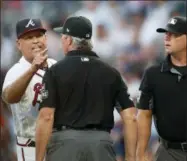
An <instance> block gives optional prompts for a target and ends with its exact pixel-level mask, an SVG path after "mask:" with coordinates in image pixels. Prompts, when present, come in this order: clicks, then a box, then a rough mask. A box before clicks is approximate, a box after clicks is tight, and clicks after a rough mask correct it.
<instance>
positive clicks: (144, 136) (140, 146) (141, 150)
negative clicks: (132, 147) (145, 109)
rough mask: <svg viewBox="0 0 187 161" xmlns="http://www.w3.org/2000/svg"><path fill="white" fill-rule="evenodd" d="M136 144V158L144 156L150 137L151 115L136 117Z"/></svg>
mask: <svg viewBox="0 0 187 161" xmlns="http://www.w3.org/2000/svg"><path fill="white" fill-rule="evenodd" d="M137 122H138V142H137V156H138V157H143V156H144V155H145V154H146V149H147V146H148V143H149V139H150V136H151V122H152V117H151V115H142V114H140V115H138V117H137Z"/></svg>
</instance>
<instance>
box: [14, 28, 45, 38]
mask: <svg viewBox="0 0 187 161" xmlns="http://www.w3.org/2000/svg"><path fill="white" fill-rule="evenodd" d="M37 30H38V31H42V32H44V33H45V32H46V31H47V30H46V29H44V28H35V29H29V30H25V31H24V32H23V33H21V34H20V35H18V36H17V38H18V39H19V38H20V37H21V36H23V35H25V34H27V33H29V32H32V31H37Z"/></svg>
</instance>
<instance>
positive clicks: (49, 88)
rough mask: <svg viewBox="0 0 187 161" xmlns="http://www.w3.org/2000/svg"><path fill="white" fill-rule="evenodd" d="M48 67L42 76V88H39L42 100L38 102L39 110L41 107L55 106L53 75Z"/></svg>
mask: <svg viewBox="0 0 187 161" xmlns="http://www.w3.org/2000/svg"><path fill="white" fill-rule="evenodd" d="M50 69H51V68H50ZM50 69H48V70H47V71H46V73H45V75H44V78H43V83H42V84H43V88H42V90H41V95H42V102H41V103H40V107H39V110H40V109H41V108H43V107H50V108H56V85H55V76H54V75H53V74H52V71H51V70H50Z"/></svg>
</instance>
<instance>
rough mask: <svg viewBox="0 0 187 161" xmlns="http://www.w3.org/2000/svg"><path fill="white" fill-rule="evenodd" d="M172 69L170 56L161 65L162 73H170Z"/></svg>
mask: <svg viewBox="0 0 187 161" xmlns="http://www.w3.org/2000/svg"><path fill="white" fill-rule="evenodd" d="M171 68H172V63H171V58H170V55H168V56H167V57H166V59H165V60H164V61H163V63H162V65H161V72H168V71H170V70H171Z"/></svg>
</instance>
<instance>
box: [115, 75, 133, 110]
mask: <svg viewBox="0 0 187 161" xmlns="http://www.w3.org/2000/svg"><path fill="white" fill-rule="evenodd" d="M116 102H117V104H119V105H120V106H121V109H122V110H124V109H127V108H130V107H134V103H133V101H132V100H131V99H130V94H129V93H128V87H127V85H126V84H125V82H124V81H123V79H122V77H121V75H120V74H119V73H118V76H117V94H116Z"/></svg>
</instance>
